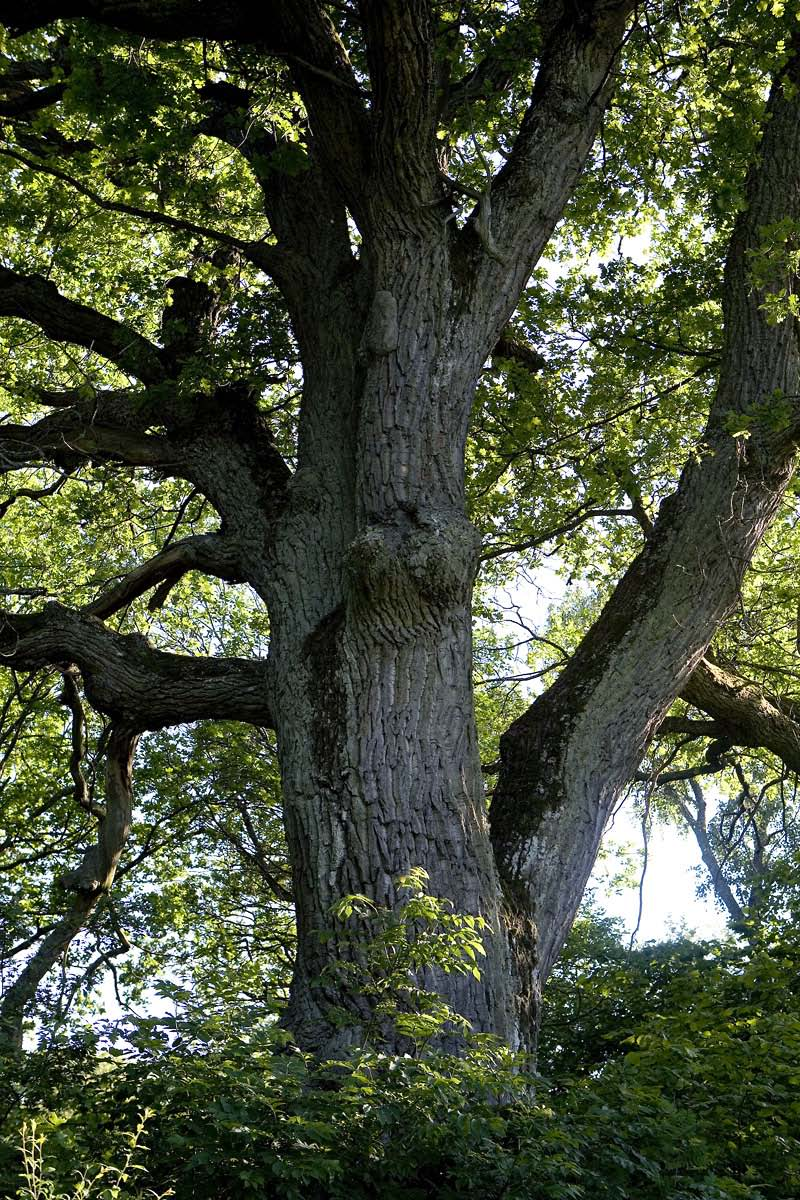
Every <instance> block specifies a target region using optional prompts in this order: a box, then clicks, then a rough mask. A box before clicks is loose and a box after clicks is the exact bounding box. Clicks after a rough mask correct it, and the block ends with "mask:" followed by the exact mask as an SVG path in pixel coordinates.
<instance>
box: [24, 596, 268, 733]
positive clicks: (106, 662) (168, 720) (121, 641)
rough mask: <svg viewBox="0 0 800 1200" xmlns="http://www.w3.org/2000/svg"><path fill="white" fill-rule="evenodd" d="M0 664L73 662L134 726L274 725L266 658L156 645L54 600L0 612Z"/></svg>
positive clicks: (100, 701) (115, 714) (100, 697)
mask: <svg viewBox="0 0 800 1200" xmlns="http://www.w3.org/2000/svg"><path fill="white" fill-rule="evenodd" d="M0 622H2V624H1V625H0V663H2V664H3V665H5V666H6V667H12V668H14V669H19V668H23V669H26V670H37V669H40V668H42V667H48V666H58V667H64V666H66V665H69V664H71V663H74V664H75V665H76V666H77V667H78V668H79V670H80V672H81V675H82V677H83V681H84V687H85V692H86V697H87V699H88V700H89V701H90V703H91V704H92V705H93V707H94V708H96V709H97V710H98V711H99V712H102V713H106V714H108V715H109V716H110V717H111V718H112V719H114V720H117V721H123V722H124V723H125V725H126V726H127V727H129V728H132V729H137V730H144V729H163V728H165V727H166V726H170V725H180V724H184V723H186V722H189V721H200V720H206V719H207V720H214V719H217V720H232V721H247V722H250V723H252V724H254V725H267V726H272V723H273V722H272V718H271V715H270V707H269V704H268V676H267V669H266V664H265V663H263V662H258V661H251V660H248V659H241V658H189V657H184V656H182V655H178V654H167V653H165V652H164V651H160V650H154V649H153V648H152V646H150V644H149V643H148V641H147V639H146V638H144V637H142V636H141V635H140V634H128V635H123V634H119V633H115V632H114V631H113V630H110V629H108V628H106V626H105V625H103V623H102V621H99V620H98V619H97V618H96V617H92V616H86V615H84V614H82V613H78V612H75V611H74V610H72V609H68V608H64V607H62V606H61V605H59V604H56V603H55V602H51V603H49V604H46V605H45V607H44V609H43V610H42V612H40V613H35V614H18V613H2V614H0Z"/></svg>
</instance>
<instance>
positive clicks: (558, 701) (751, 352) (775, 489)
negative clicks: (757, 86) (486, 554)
mask: <svg viewBox="0 0 800 1200" xmlns="http://www.w3.org/2000/svg"><path fill="white" fill-rule="evenodd" d="M786 75H787V78H788V81H789V83H790V85H792V87H791V88H790V89H787V90H793V89H795V88H796V82H797V80H798V78H800V65H798V60H797V58H796V57H795V58H794V59H792V61H791V62H790V64H789V66H788V67H787V69H786ZM795 95H796V93H795ZM799 118H800V113H799V111H798V105H797V101H796V99H795V98H792V99H788V98H787V96H786V95H785V93H784V89H783V80H782V79H781V80H778V82H777V83H776V84H775V86H774V87H773V91H772V96H771V99H770V103H769V106H768V120H767V122H766V125H765V132H764V136H763V141H762V144H761V161H760V163H759V165H758V167H757V168H753V170H752V171H751V173H750V177H749V181H748V185H747V198H748V208H747V211H746V212H745V213H743V214H742V215H741V216H740V218H739V220H738V221H737V224H736V229H735V232H734V236H733V240H732V244H731V249H730V253H729V256H728V263H727V270H726V291H725V297H726V299H725V345H724V349H723V359H722V371H721V378H720V382H719V387H718V390H717V394H716V397H715V400H714V402H713V404H712V408H711V413H710V416H709V420H708V424H707V427H706V430H705V433H704V435H703V437H702V446H703V448H704V450H703V452H702V454H701V455H700V456H699V457H698V460H697V461H693V462H691V463H690V464H689V465H687V467H686V468H685V470H684V472H683V476H682V478H681V481H680V485H679V487H678V490H677V492H676V493H675V494H674V495H673V496H672V497H670V498H669V500H667V501H666V502H665V503H664V505H662V509H661V512H660V514H659V517H658V520H657V521H656V524H655V527H654V529H653V531H652V534H651V537H650V539H649V540H648V543H647V545H646V547H645V549H644V550H643V551H642V552H641V554H640V555H639V557H638V558H637V559H636V560H635V562H634V563H633V564H632V566H631V567H630V568H629V570H628V572H627V573H626V575H625V576H624V578H623V579H622V581H621V583H620V584H619V586H618V588H617V589H616V591H615V592H614V594H613V596H612V598H611V600H610V601H609V603H608V604H607V606H606V608H605V609H604V611H603V612H602V614H601V615H600V617H599V618H598V620H597V621H596V622H595V624H594V626H593V627H592V629H591V630H590V631H589V633H588V634H587V635H586V638H585V639H584V641H583V643H582V644H581V646H580V648H579V650H578V652H577V653H576V655H575V656H574V658H573V659H572V660H571V662H570V664H569V666H568V667H567V668H566V670H565V671H564V672H563V674H562V675H561V677H560V678H559V679H558V681H557V683H556V684H555V685H554V686H553V687H552V688H551V689H550V690H549V691H548V692H546V693H545V694H544V695H543V696H542V697H541V698H540V699H539V700H537V701H536V703H535V704H534V705H533V706H532V707H531V708H530V709H529V710H528V712H527V713H525V714H524V715H523V716H522V717H521V718H520V719H519V720H518V721H517V722H515V724H514V725H513V726H512V727H511V729H510V730H509V731H508V732H507V733H506V734H505V735H504V738H503V739H502V742H501V759H502V767H501V772H500V779H499V784H498V787H497V789H496V791H495V795H494V800H493V804H492V812H491V819H492V835H493V843H494V846H495V851H496V854H497V859H498V863H499V865H500V870H501V874H502V877H503V882H504V886H505V889H506V895H507V897H508V904H509V908H510V911H511V913H512V914H513V918H512V920H513V922H514V923H515V924H514V926H513V928H514V939H515V946H516V956H517V964H518V966H517V971H518V975H519V979H520V993H521V994H524V989H525V983H524V981H525V980H532V988H531V991H530V994H529V999H528V1002H527V1010H526V1011H524V1012H523V1026H527V1032H526V1034H525V1035H524V1036H525V1037H526V1040H528V1041H529V1042H531V1043H532V1042H533V1041H535V1029H536V1021H537V1014H538V992H539V990H540V988H541V984H542V982H543V980H544V979H546V977H547V974H548V972H549V970H550V968H551V966H552V964H553V961H554V959H555V956H556V955H557V954H558V951H559V949H560V947H561V945H562V944H563V940H564V938H565V936H566V933H567V931H568V929H569V927H570V924H571V922H572V920H573V917H574V914H575V911H576V908H577V904H578V903H579V900H580V896H581V894H582V892H583V888H584V886H585V883H586V880H587V878H588V876H589V873H590V871H591V867H592V864H593V862H594V859H595V855H596V851H597V847H598V845H599V840H600V837H601V836H602V831H603V827H604V824H605V821H606V819H607V817H608V816H609V814H610V812H611V809H612V807H613V805H614V804H615V802H616V800H617V798H618V797H619V795H620V793H621V791H622V788H623V787H624V786H625V784H626V783H627V781H628V780H630V779H631V777H632V774H633V772H634V771H635V769H636V765H637V763H638V761H639V760H640V758H641V756H642V754H643V753H644V750H645V749H646V747H647V744H648V742H649V740H650V738H651V737H652V735H653V733H654V731H655V730H656V728H657V727H658V725H659V724H660V722H661V720H662V719H663V717H664V715H665V713H666V710H667V708H668V707H669V705H670V704H671V702H672V700H673V699H674V697H675V696H676V695H677V694H679V693H680V692H681V691H682V689H683V688H684V687H685V685H686V683H687V681H688V679H689V677H690V676H691V673H692V671H693V669H694V667H695V666H696V665H697V664H698V663H699V661H700V659H701V658H702V655H703V653H704V652H705V649H706V647H707V645H708V643H709V641H710V639H711V636H712V635H713V633H714V630H715V629H716V628H717V626H718V624H719V623H720V621H721V620H722V619H723V618H724V617H725V615H726V614H727V613H728V612H729V611H730V610H731V608H732V607H733V605H734V604H735V602H736V600H737V597H738V592H739V586H740V583H741V579H742V576H743V573H744V571H745V569H746V567H747V565H748V563H749V562H750V559H751V557H752V554H753V551H754V549H755V547H756V545H757V544H758V541H759V539H760V537H761V536H762V534H763V532H764V530H765V529H766V527H767V526H768V524H769V522H770V520H771V519H772V517H773V516H774V514H775V512H776V510H777V507H778V505H779V503H780V500H781V497H782V495H783V493H784V491H785V489H786V486H787V484H788V482H789V480H790V478H791V474H792V469H793V457H794V449H795V437H796V423H797V419H798V414H797V412H796V410H795V412H796V415H795V417H794V419H793V424H794V426H795V427H793V428H789V429H787V430H785V431H784V432H783V433H780V434H776V433H774V432H770V430H769V426H768V422H766V421H762V422H761V424H760V426H757V427H756V428H755V429H754V431H753V436H752V438H750V439H743V438H734V437H733V436H732V435H731V434H730V433H729V432H728V428H729V426H728V419H729V417H730V416H731V415H732V414H733V415H735V414H737V413H753V412H758V411H759V406H763V404H764V401H765V400H766V399H767V398H768V397H770V396H773V395H775V394H779V395H781V396H786V397H791V398H792V400H793V402H794V404H795V405H796V404H797V400H796V397H797V395H798V391H799V389H798V362H799V361H800V360H799V359H798V344H797V333H796V328H795V321H794V319H793V318H792V317H786V318H785V319H784V320H783V321H782V322H781V323H780V324H777V325H770V324H769V323H768V321H767V319H766V317H765V314H764V312H763V310H762V308H761V305H762V302H763V297H762V295H761V294H759V293H758V292H757V291H756V290H755V289H754V288H752V287H751V285H750V283H749V278H748V270H749V255H750V253H752V252H754V251H756V250H757V249H758V247H759V244H760V230H761V228H762V227H763V226H765V225H769V224H771V223H772V222H774V221H776V220H778V219H779V218H781V217H784V216H789V217H791V218H792V219H793V220H796V219H797V218H798V216H800V187H799V186H798V173H797V164H798V161H800V157H799V156H800V119H799ZM707 669H708V668H706V670H707Z"/></svg>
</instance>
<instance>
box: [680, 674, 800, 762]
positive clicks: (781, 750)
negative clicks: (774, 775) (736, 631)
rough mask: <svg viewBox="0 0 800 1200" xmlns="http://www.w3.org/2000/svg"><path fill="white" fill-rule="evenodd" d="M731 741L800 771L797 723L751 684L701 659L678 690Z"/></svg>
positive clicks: (799, 732)
mask: <svg viewBox="0 0 800 1200" xmlns="http://www.w3.org/2000/svg"><path fill="white" fill-rule="evenodd" d="M681 696H682V698H683V699H684V700H688V701H689V703H690V704H693V705H694V706H695V708H699V709H701V710H702V711H703V712H705V713H708V715H709V716H710V717H711V718H713V720H714V722H715V723H716V724H717V726H719V727H721V728H723V729H724V730H725V734H726V736H727V737H729V738H730V740H731V741H732V742H733V744H735V745H738V746H760V747H762V748H763V749H764V750H769V751H770V753H771V754H775V755H777V757H778V758H780V759H781V761H782V762H784V763H785V764H786V766H787V767H789V768H790V770H792V771H797V772H800V724H798V722H797V721H796V720H794V719H793V718H792V717H791V716H789V715H788V714H787V713H786V712H784V711H783V710H782V709H781V708H780V707H779V705H778V702H777V701H775V700H773V699H770V697H768V696H766V695H765V694H764V692H763V691H762V690H761V689H760V688H759V687H758V686H757V685H755V684H753V683H751V682H750V681H748V680H746V679H743V678H742V677H741V676H740V675H737V674H735V673H734V672H733V671H731V670H730V669H728V668H727V667H722V666H720V665H719V663H713V662H710V661H709V659H707V658H704V659H703V660H702V662H701V663H700V664H699V665H698V666H697V667H696V669H695V671H694V673H693V674H692V676H691V678H690V679H689V681H688V683H687V684H686V685H685V686H684V688H683V690H682V691H681Z"/></svg>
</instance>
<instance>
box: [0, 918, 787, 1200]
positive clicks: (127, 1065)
mask: <svg viewBox="0 0 800 1200" xmlns="http://www.w3.org/2000/svg"><path fill="white" fill-rule="evenodd" d="M586 935H587V931H586V929H585V928H584V929H583V931H582V936H580V935H579V936H578V937H576V939H575V940H574V943H573V948H572V951H571V952H568V954H567V956H566V961H565V965H564V967H563V968H562V973H561V976H560V977H558V978H557V979H556V980H554V982H553V985H552V987H551V1000H550V1004H549V1005H548V1016H547V1018H546V1019H547V1021H548V1023H549V1028H548V1027H546V1037H545V1045H544V1047H543V1056H542V1063H541V1067H542V1069H543V1071H545V1072H546V1075H545V1076H544V1077H543V1076H541V1075H539V1076H531V1075H529V1074H527V1073H526V1072H525V1071H524V1069H522V1064H520V1063H515V1061H514V1059H513V1056H510V1055H509V1054H508V1052H507V1051H503V1050H502V1049H500V1048H498V1047H497V1046H496V1045H493V1044H491V1041H489V1042H487V1041H481V1040H480V1039H478V1040H476V1041H475V1042H474V1044H473V1045H472V1046H471V1048H470V1050H469V1052H468V1053H467V1055H466V1057H460V1058H448V1057H446V1056H445V1055H443V1054H440V1053H439V1054H437V1053H432V1054H431V1053H429V1054H425V1055H422V1056H421V1057H420V1056H418V1055H410V1056H407V1057H396V1056H395V1057H392V1056H387V1055H386V1054H383V1053H381V1052H380V1051H379V1050H366V1051H361V1052H358V1053H357V1054H355V1055H354V1056H353V1058H352V1059H350V1060H348V1061H345V1062H340V1063H327V1064H322V1065H320V1064H315V1063H313V1062H311V1061H310V1060H309V1059H308V1058H306V1057H305V1056H303V1055H302V1054H301V1053H299V1051H297V1050H296V1048H292V1046H291V1045H290V1044H288V1043H287V1039H286V1037H285V1035H279V1033H278V1031H276V1029H275V1027H274V1026H272V1025H271V1024H270V1023H269V1022H264V1020H263V1018H262V1017H260V1015H259V1012H258V1010H254V1009H253V1008H249V1009H239V1010H235V1011H234V1010H229V1012H228V1015H227V1018H226V1019H225V1020H222V1019H220V1018H218V1017H214V1016H208V1017H204V1016H203V1015H202V1014H200V1013H198V1012H197V1011H196V1010H195V1015H194V1016H193V1017H191V1018H189V1017H187V1016H186V1015H182V1016H176V1017H163V1018H157V1019H156V1018H152V1019H141V1020H138V1021H128V1022H126V1023H124V1025H121V1026H119V1027H118V1028H117V1029H116V1030H115V1031H113V1033H112V1031H110V1030H106V1031H105V1032H104V1034H103V1037H102V1039H101V1043H100V1045H86V1044H81V1043H80V1042H76V1041H72V1042H70V1041H69V1040H65V1041H63V1042H61V1043H60V1044H59V1045H57V1046H53V1047H51V1048H50V1049H49V1051H48V1052H47V1053H39V1054H36V1055H32V1056H30V1057H29V1058H28V1060H27V1062H26V1063H25V1065H24V1068H19V1067H18V1068H17V1069H16V1070H14V1069H13V1068H10V1069H9V1072H8V1074H7V1076H6V1078H7V1080H8V1084H9V1089H8V1092H7V1095H6V1098H5V1099H4V1102H3V1142H2V1146H3V1149H2V1151H1V1152H0V1153H2V1158H0V1188H2V1189H3V1190H4V1194H9V1195H16V1196H19V1197H20V1200H32V1197H34V1196H35V1197H36V1198H37V1200H49V1197H51V1196H54V1195H61V1194H62V1193H65V1194H68V1195H70V1196H72V1195H75V1196H82V1195H83V1194H84V1193H82V1192H81V1191H80V1190H78V1189H77V1187H76V1181H77V1180H78V1178H79V1175H80V1173H81V1172H84V1174H85V1176H86V1178H87V1179H93V1178H97V1176H98V1171H104V1172H106V1175H103V1176H101V1177H100V1178H99V1179H98V1182H97V1183H96V1184H95V1190H94V1191H92V1192H91V1193H89V1192H87V1193H86V1194H87V1196H88V1195H89V1194H91V1195H93V1196H96V1197H105V1196H107V1195H108V1196H111V1195H113V1196H115V1197H119V1200H128V1198H129V1197H133V1196H136V1197H140V1196H141V1197H144V1196H146V1195H148V1196H149V1195H151V1194H156V1195H166V1194H174V1195H175V1196H177V1197H179V1198H184V1197H185V1198H186V1200H188V1198H189V1197H192V1196H195V1197H198V1200H205V1198H207V1200H217V1198H225V1197H231V1198H233V1197H241V1198H242V1200H250V1198H252V1200H258V1198H260V1197H272V1196H274V1197H276V1198H278V1197H281V1198H284V1197H286V1198H288V1200H306V1198H307V1200H312V1198H314V1197H330V1198H337V1200H339V1198H341V1200H345V1198H346V1197H356V1198H357V1200H362V1198H363V1200H369V1198H372V1197H379V1196H387V1197H391V1198H396V1200H400V1198H401V1197H420V1198H423V1197H430V1198H431V1200H432V1198H433V1197H440V1196H441V1197H452V1198H453V1200H456V1198H457V1197H467V1198H468V1197H475V1198H478V1197H486V1198H487V1200H489V1198H494V1197H497V1198H498V1200H499V1198H500V1197H504V1198H505V1197H511V1198H513V1200H528V1198H535V1200H540V1198H541V1200H595V1198H597V1200H606V1198H607V1200H629V1198H630V1197H636V1198H637V1200H639V1198H641V1200H778V1198H781V1200H785V1198H786V1197H789V1196H793V1195H796V1194H797V1191H798V1189H800V1139H798V1127H799V1126H800V1107H799V1105H800V1100H798V1095H799V1092H798V1081H800V1007H799V1006H798V993H799V987H798V985H799V984H800V975H799V974H798V961H800V957H799V955H800V948H799V947H798V945H797V943H796V940H785V939H784V940H783V941H778V940H773V941H768V940H765V941H763V942H762V943H760V944H759V945H758V946H757V947H754V948H753V949H751V950H747V951H744V950H741V949H736V948H735V947H732V946H729V945H728V946H725V945H714V944H704V945H697V944H693V943H683V944H672V945H666V946H649V947H647V948H645V949H643V950H641V951H638V952H636V953H634V954H633V955H628V954H626V953H625V952H624V951H623V950H622V949H621V947H620V946H619V943H618V942H615V941H614V939H613V938H611V937H609V935H608V931H607V930H605V929H603V927H602V926H601V927H600V928H595V929H594V931H593V934H592V936H590V939H589V941H590V943H591V942H592V941H593V947H592V951H591V952H592V954H593V956H594V957H593V958H587V957H586V954H587V949H588V947H587V940H586ZM601 947H602V949H601ZM109 1037H110V1040H106V1039H108V1038H109ZM140 1122H141V1123H142V1125H143V1130H142V1132H141V1136H140V1137H139V1140H138V1144H137V1146H136V1147H135V1150H134V1152H133V1155H132V1159H131V1161H132V1163H133V1164H134V1166H131V1165H130V1164H129V1168H128V1170H127V1176H126V1179H125V1180H123V1181H122V1182H120V1181H119V1180H118V1179H117V1176H116V1175H114V1172H115V1171H119V1170H121V1168H122V1166H123V1165H124V1164H125V1162H126V1156H127V1155H128V1153H129V1151H130V1149H131V1147H130V1142H131V1135H132V1134H133V1133H135V1131H136V1130H137V1127H138V1126H139V1124H140ZM23 1129H25V1130H26V1133H27V1138H28V1141H29V1147H28V1160H29V1161H30V1158H31V1153H30V1141H31V1140H32V1139H41V1141H42V1164H43V1167H42V1171H41V1178H40V1183H39V1184H38V1185H37V1186H38V1187H39V1189H40V1190H38V1191H36V1190H35V1189H33V1190H27V1191H26V1190H25V1187H24V1186H23V1184H22V1183H21V1182H20V1181H19V1178H18V1172H20V1171H21V1163H22V1155H21V1152H20V1150H19V1149H17V1148H16V1147H18V1146H19V1145H20V1143H21V1131H22V1130H23ZM109 1181H110V1182H112V1183H113V1184H114V1186H118V1187H119V1188H120V1190H119V1191H118V1192H111V1191H109V1192H106V1191H104V1190H103V1188H104V1187H105V1186H107V1185H108V1183H109ZM26 1186H27V1185H26ZM17 1189H19V1190H17ZM151 1189H152V1191H151Z"/></svg>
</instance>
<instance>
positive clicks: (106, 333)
mask: <svg viewBox="0 0 800 1200" xmlns="http://www.w3.org/2000/svg"><path fill="white" fill-rule="evenodd" d="M0 316H2V317H18V318H20V319H21V320H23V321H31V322H33V324H34V325H38V326H39V328H40V329H41V330H42V331H43V332H44V333H45V334H46V335H47V336H48V337H51V338H53V339H55V340H56V341H60V342H71V343H73V344H74V345H77V346H84V347H85V348H86V349H87V350H91V351H93V352H94V353H96V354H101V355H102V356H103V357H104V358H107V359H109V360H110V361H111V362H113V363H115V364H116V365H117V366H118V367H119V368H120V370H122V371H124V372H125V373H126V374H130V375H134V376H135V377H136V378H137V379H141V380H142V382H143V383H148V384H153V383H159V382H161V381H162V380H163V379H164V378H165V368H164V363H163V359H162V353H161V351H160V350H159V349H158V347H157V346H154V345H153V343H152V342H149V341H148V340H147V338H145V337H142V335H141V334H140V333H136V331H135V330H133V329H130V328H129V327H128V326H127V325H123V324H122V323H121V322H120V321H115V320H113V319H112V318H111V317H107V316H104V315H103V314H102V313H99V312H97V311H96V310H95V309H93V308H89V307H88V306H87V305H85V304H80V303H78V302H77V301H75V300H68V299H67V297H66V296H62V294H61V293H60V292H59V290H58V288H57V287H56V286H55V284H54V283H50V281H49V280H47V279H45V278H44V277H43V276H42V275H21V274H19V273H18V272H16V271H12V270H9V268H8V267H3V266H0Z"/></svg>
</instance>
